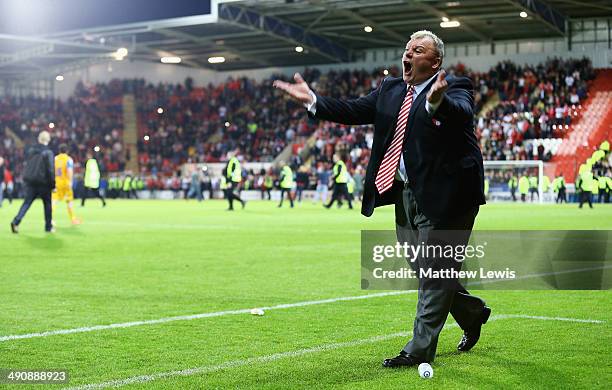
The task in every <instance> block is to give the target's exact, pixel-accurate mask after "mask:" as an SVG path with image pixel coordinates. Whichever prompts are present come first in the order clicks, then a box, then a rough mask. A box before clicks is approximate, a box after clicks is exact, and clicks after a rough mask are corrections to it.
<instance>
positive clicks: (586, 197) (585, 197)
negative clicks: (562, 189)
mask: <svg viewBox="0 0 612 390" xmlns="http://www.w3.org/2000/svg"><path fill="white" fill-rule="evenodd" d="M584 202H588V203H589V207H590V208H593V203H591V191H581V192H580V205H579V206H578V208H582V204H583V203H584Z"/></svg>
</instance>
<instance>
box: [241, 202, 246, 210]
mask: <svg viewBox="0 0 612 390" xmlns="http://www.w3.org/2000/svg"><path fill="white" fill-rule="evenodd" d="M244 206H246V200H245V201H244V202H242V209H243V210H244Z"/></svg>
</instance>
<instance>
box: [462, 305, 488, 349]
mask: <svg viewBox="0 0 612 390" xmlns="http://www.w3.org/2000/svg"><path fill="white" fill-rule="evenodd" d="M490 315H491V308H490V307H488V306H485V307H484V308H483V309H482V314H481V315H480V318H479V319H478V320H477V321H476V324H474V325H473V326H472V327H471V328H470V329H466V330H464V332H463V337H461V341H460V342H459V345H457V349H458V350H459V351H461V352H467V351H469V350H470V349H472V348H473V347H474V345H476V343H477V342H478V339H480V329H481V328H482V325H484V324H486V323H487V320H488V319H489V316H490Z"/></svg>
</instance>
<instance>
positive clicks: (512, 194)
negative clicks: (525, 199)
mask: <svg viewBox="0 0 612 390" xmlns="http://www.w3.org/2000/svg"><path fill="white" fill-rule="evenodd" d="M510 195H511V196H512V201H513V202H516V188H510Z"/></svg>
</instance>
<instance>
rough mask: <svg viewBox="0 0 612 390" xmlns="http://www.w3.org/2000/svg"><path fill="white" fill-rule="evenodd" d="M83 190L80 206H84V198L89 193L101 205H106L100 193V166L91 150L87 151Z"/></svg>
mask: <svg viewBox="0 0 612 390" xmlns="http://www.w3.org/2000/svg"><path fill="white" fill-rule="evenodd" d="M83 185H84V187H85V188H84V190H83V198H82V199H81V207H83V206H85V200H86V199H87V197H88V196H89V195H90V194H93V195H94V196H95V197H96V198H98V199H100V200H101V201H102V207H106V201H105V200H104V197H102V194H101V193H100V168H99V167H98V161H97V160H96V159H95V158H94V156H93V154H92V153H91V152H87V162H86V163H85V178H84V180H83Z"/></svg>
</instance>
